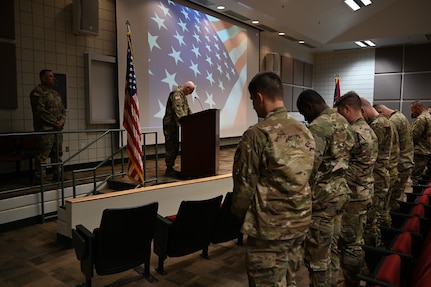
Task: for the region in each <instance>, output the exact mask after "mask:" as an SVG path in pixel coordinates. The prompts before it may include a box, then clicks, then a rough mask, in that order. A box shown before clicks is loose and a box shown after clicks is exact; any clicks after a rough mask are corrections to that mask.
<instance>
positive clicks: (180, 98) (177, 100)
mask: <svg viewBox="0 0 431 287" xmlns="http://www.w3.org/2000/svg"><path fill="white" fill-rule="evenodd" d="M170 97H171V101H172V108H173V110H174V114H175V120H176V122H177V125H180V119H181V118H182V117H184V116H187V115H189V114H191V110H190V107H189V104H188V101H187V98H186V97H185V96H184V95H183V92H181V91H180V90H177V91H175V92H173V93H172V94H171V95H170Z"/></svg>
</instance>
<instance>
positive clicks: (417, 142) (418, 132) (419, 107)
mask: <svg viewBox="0 0 431 287" xmlns="http://www.w3.org/2000/svg"><path fill="white" fill-rule="evenodd" d="M410 111H411V112H412V118H414V119H415V121H414V122H413V125H412V137H413V145H414V148H415V149H414V158H413V161H414V166H413V170H412V175H411V177H412V184H413V185H417V184H418V183H419V180H420V179H421V177H422V174H423V173H424V172H425V170H426V167H427V164H428V161H429V160H430V158H431V115H430V113H429V112H428V111H427V110H425V107H424V105H423V104H422V103H421V102H420V101H414V102H413V103H411V104H410Z"/></svg>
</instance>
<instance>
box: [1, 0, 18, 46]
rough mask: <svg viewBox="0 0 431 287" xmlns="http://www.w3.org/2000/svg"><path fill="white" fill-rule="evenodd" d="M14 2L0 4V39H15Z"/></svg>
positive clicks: (4, 0) (5, 0) (11, 0)
mask: <svg viewBox="0 0 431 287" xmlns="http://www.w3.org/2000/svg"><path fill="white" fill-rule="evenodd" d="M13 3H14V0H2V1H1V2H0V38H6V39H15V17H14V15H15V13H14V5H13Z"/></svg>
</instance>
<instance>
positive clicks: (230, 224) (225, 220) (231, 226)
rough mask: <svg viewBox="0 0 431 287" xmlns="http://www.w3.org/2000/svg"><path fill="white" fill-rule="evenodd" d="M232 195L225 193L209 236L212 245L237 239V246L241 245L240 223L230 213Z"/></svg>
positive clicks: (231, 193)
mask: <svg viewBox="0 0 431 287" xmlns="http://www.w3.org/2000/svg"><path fill="white" fill-rule="evenodd" d="M232 195H233V192H228V193H226V195H225V197H224V200H223V204H222V205H221V207H220V210H219V214H218V217H217V221H216V224H215V226H214V229H213V232H212V235H211V243H213V244H217V243H222V242H226V241H230V240H234V239H237V243H238V245H243V235H242V234H241V231H240V230H241V225H242V222H241V221H240V220H239V219H238V217H236V216H235V215H234V214H233V213H232V211H231V207H232Z"/></svg>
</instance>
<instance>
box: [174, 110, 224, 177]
mask: <svg viewBox="0 0 431 287" xmlns="http://www.w3.org/2000/svg"><path fill="white" fill-rule="evenodd" d="M219 157H220V110H218V109H209V110H204V111H202V112H198V113H194V114H191V115H188V116H185V117H182V118H181V176H182V177H191V178H197V177H205V176H212V175H217V173H218V169H219Z"/></svg>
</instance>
